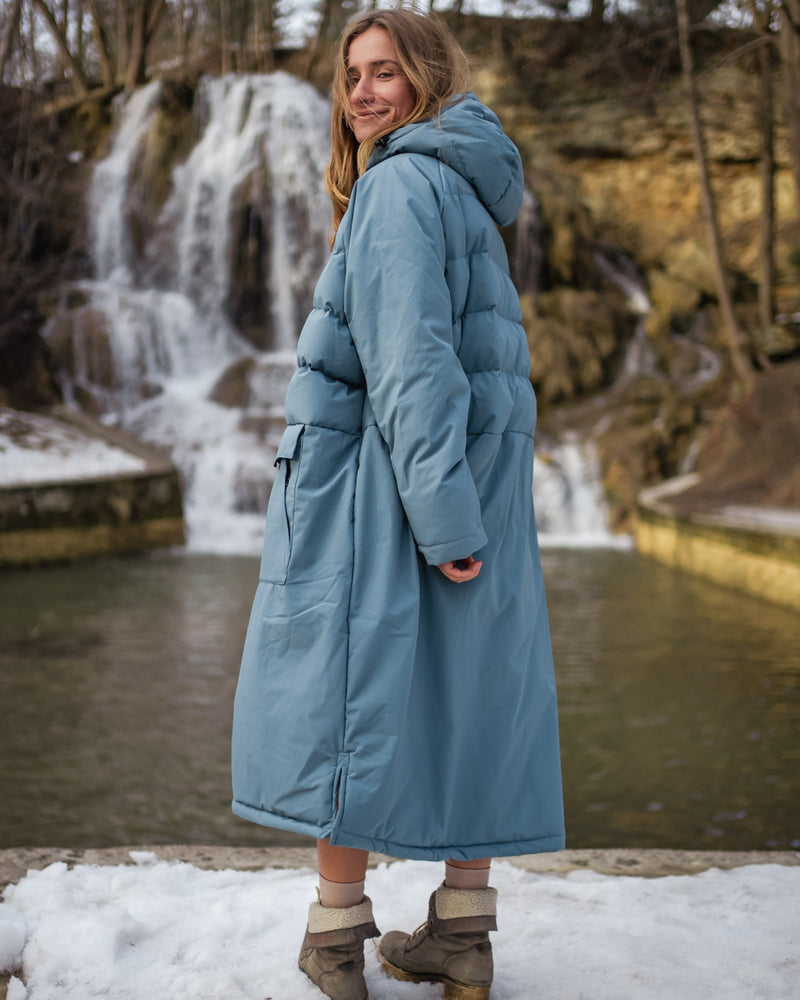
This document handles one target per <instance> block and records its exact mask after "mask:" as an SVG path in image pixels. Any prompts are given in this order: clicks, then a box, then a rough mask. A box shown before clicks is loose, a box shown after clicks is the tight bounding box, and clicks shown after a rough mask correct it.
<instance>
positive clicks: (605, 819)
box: [0, 550, 800, 850]
mask: <svg viewBox="0 0 800 1000" xmlns="http://www.w3.org/2000/svg"><path fill="white" fill-rule="evenodd" d="M543 561H544V570H545V577H546V582H547V587H548V597H549V606H550V617H551V626H552V631H553V647H554V652H555V658H556V669H557V676H558V683H559V696H560V717H561V730H562V756H563V767H564V787H565V802H566V811H567V827H568V844H569V846H570V847H621V846H622V847H628V846H631V847H632V846H638V847H671V848H684V849H690V848H714V849H730V850H745V849H760V848H781V849H787V848H790V847H800V766H798V765H799V764H800V746H799V745H798V737H797V733H798V723H799V722H800V642H798V639H800V629H799V628H798V617H797V614H796V613H794V612H791V611H788V610H785V609H782V608H778V607H774V606H772V605H769V604H766V603H764V602H761V601H759V600H756V599H755V598H750V597H745V596H741V595H737V594H735V593H733V592H729V591H726V590H724V589H722V588H720V587H717V586H715V585H712V584H709V583H706V582H704V581H702V580H695V579H694V578H692V577H689V576H686V575H683V574H680V573H676V572H673V571H671V570H668V569H666V568H664V567H661V566H659V565H657V564H655V563H653V562H650V561H648V560H644V559H642V558H640V557H639V556H638V555H636V554H635V553H632V552H618V551H617V552H615V551H604V550H588V551H587V550H583V551H580V550H579V551H575V550H548V551H545V552H544V554H543ZM257 572H258V561H257V560H255V559H249V558H235V557H205V556H184V555H169V556H155V557H143V558H134V559H114V560H100V561H95V562H89V563H83V564H76V565H74V566H64V567H50V568H46V569H41V570H27V571H15V572H7V573H4V574H0V847H8V846H15V845H30V846H65V847H79V846H110V845H115V844H137V843H138V844H156V843H208V844H226V845H237V844H240V845H259V844H276V843H303V842H305V841H303V839H302V838H297V837H293V836H292V835H289V834H281V833H279V832H277V831H273V830H267V829H262V828H259V827H257V826H254V825H253V824H250V823H247V822H245V821H243V820H240V819H238V818H236V817H234V816H233V815H232V814H231V813H230V808H229V802H230V778H229V762H228V747H229V740H230V721H231V706H232V701H233V692H234V686H235V683H236V672H237V669H238V662H239V657H240V654H241V648H242V642H243V638H244V633H245V628H246V624H247V617H248V614H249V608H250V601H251V599H252V595H253V590H254V587H255V583H256V577H257ZM479 807H480V804H479V803H476V808H479Z"/></svg>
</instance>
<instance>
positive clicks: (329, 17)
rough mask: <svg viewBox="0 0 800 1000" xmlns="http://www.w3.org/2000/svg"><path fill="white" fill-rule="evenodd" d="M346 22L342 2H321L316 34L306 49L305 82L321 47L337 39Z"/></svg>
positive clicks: (315, 62) (338, 0)
mask: <svg viewBox="0 0 800 1000" xmlns="http://www.w3.org/2000/svg"><path fill="white" fill-rule="evenodd" d="M346 20H347V16H346V13H345V10H344V4H343V0H323V2H322V10H321V12H320V16H319V24H318V26H317V33H316V34H315V35H314V41H313V42H312V43H311V45H310V46H309V49H308V61H307V62H306V68H305V74H304V75H305V78H306V80H310V79H311V75H312V73H313V72H314V67H315V66H316V64H317V60H318V59H319V57H320V53H321V52H322V49H323V47H324V46H325V45H330V44H332V42H333V41H334V39H336V38H338V37H339V35H340V33H341V29H342V28H343V27H344V24H345V21H346Z"/></svg>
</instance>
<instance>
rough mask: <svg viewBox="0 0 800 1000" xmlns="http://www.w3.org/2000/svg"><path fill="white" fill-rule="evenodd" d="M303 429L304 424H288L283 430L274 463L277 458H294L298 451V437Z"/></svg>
mask: <svg viewBox="0 0 800 1000" xmlns="http://www.w3.org/2000/svg"><path fill="white" fill-rule="evenodd" d="M304 430H305V425H304V424H290V425H289V426H288V427H287V428H286V430H285V431H284V432H283V437H282V438H281V443H280V444H279V445H278V453H277V455H276V456H275V459H276V464H277V460H278V459H279V458H288V459H292V460H294V459H295V458H297V453H298V452H299V451H300V438H301V436H302V434H303V431H304Z"/></svg>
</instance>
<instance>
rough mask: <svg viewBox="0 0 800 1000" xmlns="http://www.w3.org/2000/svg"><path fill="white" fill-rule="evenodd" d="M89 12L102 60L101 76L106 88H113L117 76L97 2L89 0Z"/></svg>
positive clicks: (95, 42) (99, 56)
mask: <svg viewBox="0 0 800 1000" xmlns="http://www.w3.org/2000/svg"><path fill="white" fill-rule="evenodd" d="M89 12H90V13H91V15H92V35H93V36H94V45H95V48H96V49H97V58H98V59H99V60H100V76H101V78H102V80H103V86H104V87H109V88H110V87H113V86H114V82H115V78H116V74H115V72H114V66H113V64H112V62H111V55H110V51H109V47H108V35H107V33H106V29H105V27H104V25H103V20H102V18H101V17H100V11H99V9H98V7H97V0H89Z"/></svg>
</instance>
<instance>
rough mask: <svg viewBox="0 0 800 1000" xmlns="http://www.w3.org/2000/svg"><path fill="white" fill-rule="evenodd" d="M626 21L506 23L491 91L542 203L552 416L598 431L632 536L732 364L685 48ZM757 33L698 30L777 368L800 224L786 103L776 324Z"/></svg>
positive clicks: (723, 213)
mask: <svg viewBox="0 0 800 1000" xmlns="http://www.w3.org/2000/svg"><path fill="white" fill-rule="evenodd" d="M474 30H475V31H476V32H477V31H478V28H477V25H475V26H474ZM625 30H626V29H625V26H624V25H623V24H618V25H614V26H609V25H607V26H606V28H604V29H603V31H601V32H600V33H599V34H597V35H596V36H595V37H591V38H590V37H588V36H587V30H586V27H585V26H584V25H581V24H576V23H572V24H567V23H564V22H558V23H553V22H550V23H542V22H538V23H537V22H516V24H514V25H509V24H500V25H498V26H497V27H496V28H495V34H494V38H493V46H492V48H491V52H492V55H491V57H488V58H483V59H482V60H481V66H482V69H481V72H480V73H479V74H478V77H477V81H476V89H477V90H478V92H479V94H480V96H482V97H483V98H484V99H485V100H486V101H487V102H488V103H489V104H491V105H492V106H493V107H494V108H495V109H496V110H497V111H498V113H499V114H500V116H501V118H502V120H503V122H504V124H505V126H506V128H507V130H508V131H509V132H510V133H511V134H512V135H513V137H514V138H515V140H516V141H517V143H518V145H519V147H520V149H521V151H522V154H523V160H524V163H525V168H526V175H527V177H528V181H529V184H530V186H531V189H532V192H533V194H534V196H535V199H536V202H537V205H538V213H539V219H540V226H539V234H540V237H541V256H540V259H539V260H538V261H537V273H536V278H537V280H536V282H535V287H532V288H530V289H528V288H526V282H525V275H524V274H521V273H520V272H519V270H518V273H517V283H518V285H520V287H521V289H522V291H523V292H525V293H526V294H524V295H523V306H524V313H525V322H526V328H527V330H528V336H529V343H530V347H531V358H532V379H533V381H534V383H535V384H536V386H537V390H538V394H539V399H540V403H541V405H542V409H543V426H544V428H545V430H547V429H548V428H553V429H560V428H563V427H566V426H577V427H579V428H580V429H581V431H582V432H583V433H584V434H589V435H592V436H594V437H595V439H596V443H597V446H598V451H599V453H600V456H601V462H602V466H603V475H604V482H605V486H606V491H607V494H608V498H609V500H610V502H611V505H612V517H613V520H614V523H615V524H616V526H617V527H618V528H620V529H627V530H630V528H631V527H632V522H633V516H634V507H635V497H636V494H637V493H638V492H639V490H640V489H641V488H642V487H643V486H646V485H648V484H651V483H655V482H658V481H660V480H661V479H664V478H668V477H669V476H672V475H675V474H676V473H678V472H680V471H685V470H686V469H688V468H690V467H691V465H692V463H693V461H694V457H695V453H696V450H697V447H698V446H699V442H700V440H701V437H702V434H703V433H704V432H705V425H706V423H707V421H708V420H709V419H710V418H711V415H712V414H713V413H714V412H715V411H716V410H717V408H718V407H719V406H720V405H722V404H723V403H724V401H725V400H726V398H727V395H728V391H729V388H730V385H731V374H730V363H729V357H728V348H727V345H726V342H725V335H724V331H723V327H722V323H721V319H720V315H719V309H718V305H717V301H716V287H715V283H714V275H713V271H712V265H711V258H710V254H709V251H708V249H707V247H708V241H707V236H706V229H705V224H704V221H703V218H702V213H701V204H700V189H699V183H698V172H697V167H696V164H695V161H694V157H693V148H692V142H691V136H690V132H689V127H688V118H687V113H686V107H685V101H684V99H683V96H682V91H681V81H680V65H679V61H678V59H677V52H676V49H675V46H674V44H672V43H671V42H670V38H671V35H670V32H669V31H662V32H661V33H660V34H659V35H657V37H658V38H659V39H660V41H654V40H653V39H655V38H656V34H657V33H653V36H652V39H651V38H648V37H647V36H646V35H644V36H640V37H637V38H632V37H627V36H626V35H625ZM468 37H469V32H468ZM741 42H742V38H741V36H740V35H737V33H735V32H733V33H730V32H729V33H726V32H724V31H709V32H707V33H698V38H697V42H696V58H697V59H698V66H699V69H700V71H701V72H700V75H699V87H700V99H701V108H702V111H701V113H702V120H703V126H704V133H705V139H706V142H707V148H708V155H709V160H710V170H711V176H712V183H713V186H714V192H715V195H716V202H717V209H718V215H719V222H720V226H721V230H722V236H723V241H724V250H725V257H726V265H727V267H728V271H729V278H730V281H731V285H732V287H733V289H734V294H735V298H736V302H737V313H738V319H739V322H740V324H741V326H742V328H743V330H744V331H745V333H746V335H747V337H748V339H749V343H750V349H751V350H752V351H753V353H754V354H759V355H760V356H762V357H766V358H767V359H769V361H770V362H771V363H773V364H775V363H781V362H783V361H784V360H785V359H789V358H791V357H792V356H794V355H795V354H796V353H798V352H799V351H800V324H798V323H797V322H792V321H791V320H790V318H789V317H791V316H792V315H793V314H798V313H800V252H799V251H800V218H799V217H798V206H797V205H796V204H795V201H794V190H793V185H792V178H791V170H790V164H789V158H788V151H787V145H786V130H785V125H784V123H783V121H782V119H781V117H780V107H779V104H780V102H779V101H777V100H776V110H777V112H778V122H777V127H776V139H775V155H776V162H777V171H776V176H775V203H776V232H777V241H776V246H775V263H776V272H777V285H776V288H775V290H774V291H775V306H776V313H777V314H778V315H781V314H783V315H785V316H786V317H787V320H786V321H785V322H783V323H782V324H777V323H776V324H775V325H774V326H772V327H770V328H769V329H768V330H763V329H760V327H759V324H758V321H757V308H756V302H757V283H758V277H759V275H758V254H759V240H760V205H761V190H760V184H761V179H760V170H761V167H760V156H761V141H762V140H761V133H760V117H759V116H760V110H759V80H758V76H757V72H756V65H755V61H754V60H752V59H750V60H748V59H746V58H743V57H741V58H740V57H737V58H736V59H735V60H734V59H730V58H728V57H729V56H730V54H731V53H732V52H733V51H734V50H735V49H736V48H737V47H738V46H740V45H741ZM477 51H478V49H477V42H476V53H477ZM484 51H486V46H485V42H484ZM775 82H776V87H777V68H776V81H775ZM612 248H613V249H612ZM621 257H623V258H624V257H627V258H628V261H629V263H630V262H632V263H633V269H632V270H633V273H634V275H635V276H636V278H637V279H638V282H639V289H640V293H641V296H642V297H645V296H646V303H644V304H642V303H641V302H640V303H639V306H640V309H639V312H638V316H637V310H636V308H634V309H633V316H632V315H631V309H630V308H629V309H628V310H627V312H626V308H625V303H624V301H623V299H622V296H621V295H620V293H619V290H620V288H622V287H624V283H623V282H621V281H620V277H624V276H625V268H621V267H620V258H621ZM603 259H605V264H606V265H608V264H611V265H612V271H614V270H615V271H616V276H615V277H616V281H615V282H612V281H610V280H609V268H608V266H605V267H599V266H598V264H599V263H602V262H603ZM627 273H628V275H630V271H628V272H627ZM615 285H616V287H615ZM628 287H629V289H630V286H628ZM632 304H634V303H632V300H631V297H630V295H629V296H628V305H629V306H630V305H632ZM637 319H638V320H639V323H638V325H637V324H636V320H637ZM634 329H635V330H636V335H635V336H634V335H633V332H634ZM792 405H793V406H794V407H795V408H797V407H798V406H800V399H798V400H795V401H794V403H793V404H792ZM765 461H775V462H776V463H777V462H780V461H781V458H780V456H779V455H777V454H768V455H767V456H766V458H765Z"/></svg>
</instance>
